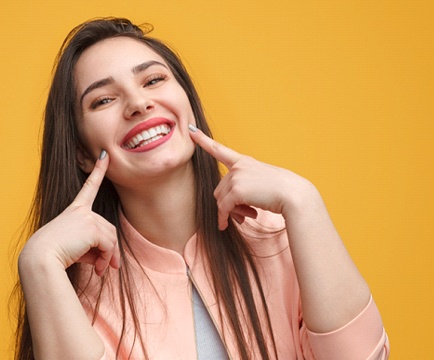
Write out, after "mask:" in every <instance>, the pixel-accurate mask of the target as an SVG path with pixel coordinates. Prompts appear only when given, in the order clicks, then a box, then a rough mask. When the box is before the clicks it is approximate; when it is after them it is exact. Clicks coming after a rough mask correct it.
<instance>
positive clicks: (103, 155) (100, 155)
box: [99, 150, 107, 160]
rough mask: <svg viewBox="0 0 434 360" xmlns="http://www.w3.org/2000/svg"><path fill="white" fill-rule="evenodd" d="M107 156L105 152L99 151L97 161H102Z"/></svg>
mask: <svg viewBox="0 0 434 360" xmlns="http://www.w3.org/2000/svg"><path fill="white" fill-rule="evenodd" d="M106 156H107V151H105V150H103V151H101V154H99V159H100V160H103V159H104V158H105V157H106Z"/></svg>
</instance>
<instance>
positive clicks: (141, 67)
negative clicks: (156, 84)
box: [80, 60, 167, 105]
mask: <svg viewBox="0 0 434 360" xmlns="http://www.w3.org/2000/svg"><path fill="white" fill-rule="evenodd" d="M153 65H160V66H163V67H165V68H166V69H167V66H166V65H164V64H163V63H161V62H159V61H156V60H150V61H145V62H144V63H142V64H139V65H136V66H134V67H133V68H132V69H131V71H132V73H133V74H134V75H137V74H139V73H140V72H142V71H145V70H146V69H147V68H149V67H150V66H153ZM114 81H115V80H114V78H113V77H111V76H110V77H108V78H105V79H102V80H98V81H95V82H94V83H92V84H90V85H89V86H88V87H87V88H86V90H84V91H83V94H81V96H80V105H81V104H82V103H83V98H84V97H85V96H86V95H87V94H89V93H90V92H91V91H93V90H95V89H99V88H101V87H104V86H107V85H110V84H113V83H114Z"/></svg>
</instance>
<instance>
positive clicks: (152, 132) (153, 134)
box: [122, 124, 170, 149]
mask: <svg viewBox="0 0 434 360" xmlns="http://www.w3.org/2000/svg"><path fill="white" fill-rule="evenodd" d="M169 132H170V126H169V125H167V124H161V125H157V126H155V127H153V128H150V129H148V130H144V131H142V132H141V133H138V134H137V135H135V136H133V137H132V138H131V139H129V140H128V142H125V143H124V144H123V145H122V147H123V148H124V149H136V148H139V147H142V146H145V145H148V144H150V143H152V142H154V141H157V140H159V139H161V138H162V137H163V136H166V135H167V134H168V133H169Z"/></svg>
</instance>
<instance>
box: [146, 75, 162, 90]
mask: <svg viewBox="0 0 434 360" xmlns="http://www.w3.org/2000/svg"><path fill="white" fill-rule="evenodd" d="M166 78H167V76H166V75H163V74H158V75H153V76H151V77H149V78H148V79H146V81H145V85H144V86H145V87H147V86H152V85H155V84H157V83H159V82H160V81H164V80H166Z"/></svg>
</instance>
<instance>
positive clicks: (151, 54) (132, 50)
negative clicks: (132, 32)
mask: <svg viewBox="0 0 434 360" xmlns="http://www.w3.org/2000/svg"><path fill="white" fill-rule="evenodd" d="M149 60H156V61H159V62H161V63H163V64H166V61H165V60H164V59H163V58H162V57H161V56H160V55H158V54H157V53H156V52H155V51H154V50H152V49H151V48H150V47H148V46H147V45H146V44H144V43H142V42H141V41H139V40H136V39H131V38H128V37H116V38H110V39H105V40H102V41H99V42H97V43H96V44H94V45H92V46H91V47H89V48H87V49H86V50H85V51H84V52H83V53H82V54H81V56H80V58H79V59H78V61H77V64H76V65H75V68H74V78H75V82H76V86H77V88H78V90H79V91H80V90H82V89H83V88H85V87H86V86H87V85H89V84H92V83H93V82H95V81H98V80H101V79H105V78H108V77H113V78H117V77H118V76H121V75H122V74H125V73H126V72H127V71H128V72H131V69H132V68H134V67H135V66H137V65H139V64H141V63H143V62H146V61H149ZM166 65H167V64H166Z"/></svg>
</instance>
